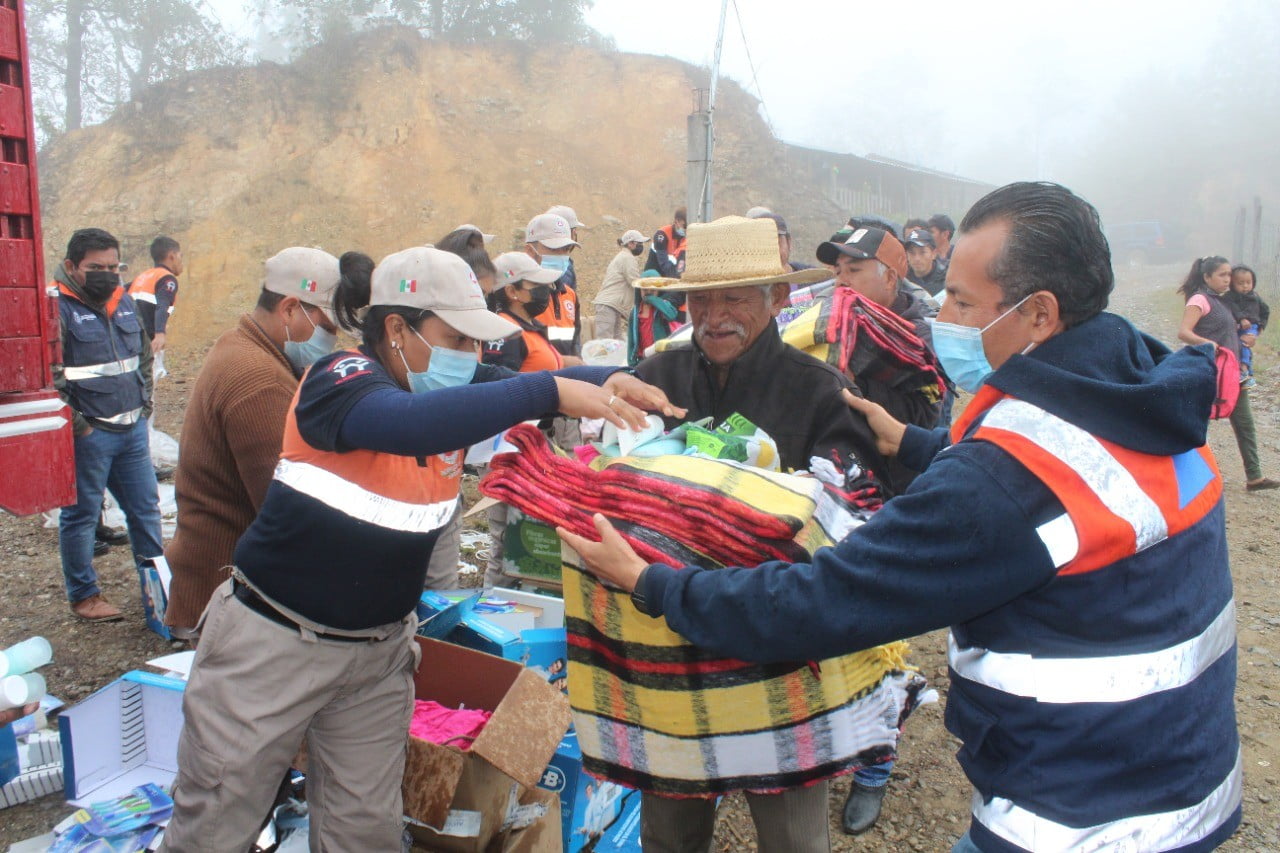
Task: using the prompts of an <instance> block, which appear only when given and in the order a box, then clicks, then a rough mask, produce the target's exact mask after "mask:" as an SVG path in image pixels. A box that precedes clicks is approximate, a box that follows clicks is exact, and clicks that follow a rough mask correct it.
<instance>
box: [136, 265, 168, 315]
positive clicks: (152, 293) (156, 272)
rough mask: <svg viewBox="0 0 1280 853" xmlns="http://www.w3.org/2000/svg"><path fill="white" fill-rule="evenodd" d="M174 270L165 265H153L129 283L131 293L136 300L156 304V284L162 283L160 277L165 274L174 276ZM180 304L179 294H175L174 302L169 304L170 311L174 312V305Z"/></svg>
mask: <svg viewBox="0 0 1280 853" xmlns="http://www.w3.org/2000/svg"><path fill="white" fill-rule="evenodd" d="M172 275H173V272H172V271H171V270H169V269H166V268H165V267H153V268H152V269H149V270H147V271H146V272H143V273H139V274H138V277H137V278H135V279H134V280H133V281H131V282H130V283H129V295H130V296H132V297H133V298H134V301H136V302H150V303H151V304H152V305H155V304H156V285H157V284H159V283H160V279H162V278H164V277H165V276H172ZM177 304H178V294H177V293H174V294H173V302H172V303H171V304H170V306H169V312H170V313H173V306H175V305H177Z"/></svg>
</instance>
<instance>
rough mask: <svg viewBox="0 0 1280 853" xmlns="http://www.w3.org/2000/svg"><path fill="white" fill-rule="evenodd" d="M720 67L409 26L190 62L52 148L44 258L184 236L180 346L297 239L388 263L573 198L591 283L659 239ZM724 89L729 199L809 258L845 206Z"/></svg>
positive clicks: (139, 253)
mask: <svg viewBox="0 0 1280 853" xmlns="http://www.w3.org/2000/svg"><path fill="white" fill-rule="evenodd" d="M706 76H707V72H706V71H705V70H704V69H698V68H695V67H693V66H690V65H687V64H685V63H681V62H679V61H676V60H672V59H665V58H657V57H651V56H641V55H633V54H618V53H602V52H598V51H594V50H590V49H586V48H562V47H561V48H555V49H546V48H541V47H534V46H531V45H529V44H526V43H505V44H500V45H485V46H461V45H450V44H442V43H433V42H430V41H427V40H425V39H422V38H421V37H419V36H418V35H417V33H416V32H414V31H412V30H404V29H391V30H382V31H378V32H373V33H366V34H363V35H361V36H359V37H353V38H350V39H348V40H345V41H342V42H340V43H337V44H329V45H324V46H321V47H320V48H317V49H314V50H312V51H311V52H309V53H308V54H306V55H304V56H303V57H302V58H301V59H299V61H297V62H296V63H294V64H292V65H288V66H281V65H276V64H272V63H266V64H262V65H258V66H255V67H250V68H232V69H221V70H216V71H212V72H207V73H201V74H196V75H192V76H189V77H187V78H184V79H181V80H177V81H171V82H169V83H166V84H162V85H159V86H156V87H155V88H153V89H151V90H149V91H148V92H146V93H145V94H144V95H143V96H142V97H141V98H140V99H139V100H138V101H136V102H133V103H130V104H127V105H126V106H124V107H123V108H121V109H120V110H119V111H118V112H117V113H116V114H115V115H114V116H113V117H112V118H111V119H110V120H109V121H107V122H105V123H104V124H102V125H99V126H96V127H91V128H88V129H85V130H83V131H78V132H76V133H73V134H69V135H67V136H65V137H62V138H60V139H58V140H57V141H55V142H54V143H52V144H51V145H49V146H48V147H47V150H46V151H43V152H41V155H40V161H39V166H40V170H41V195H42V202H43V212H44V234H45V249H46V256H47V257H48V258H49V259H50V261H56V260H57V259H59V258H61V257H62V253H63V249H64V247H65V245H66V240H67V238H68V237H69V235H70V233H71V232H72V231H73V230H74V229H76V228H79V227H84V226H89V225H97V226H102V227H105V228H107V229H108V230H110V231H112V232H113V233H115V234H116V235H117V236H119V237H120V238H121V240H122V241H123V243H124V254H125V260H127V261H128V262H129V263H130V264H131V265H132V267H133V270H134V271H140V270H142V269H145V268H146V267H148V266H150V262H149V259H148V258H147V257H146V249H147V245H148V244H149V242H150V240H151V239H152V238H153V237H154V236H155V235H156V234H159V233H168V234H170V235H172V236H174V237H176V238H177V239H178V240H179V241H181V243H182V245H183V253H184V256H185V257H186V260H187V266H188V272H187V274H186V275H185V276H184V277H183V280H182V291H181V294H180V300H179V310H178V312H177V313H176V314H175V317H174V325H173V327H172V331H173V334H172V336H171V340H172V341H173V344H174V346H175V347H176V348H177V350H178V352H179V353H182V352H186V353H188V354H192V355H194V354H195V353H198V352H201V351H203V349H204V347H205V346H206V345H207V344H208V343H209V342H210V341H212V339H213V337H215V336H216V334H217V333H218V332H219V331H220V330H221V329H223V328H225V327H226V326H227V325H228V324H229V323H230V322H231V321H232V318H233V317H234V316H235V315H236V314H237V313H238V312H240V311H242V310H243V309H244V308H245V307H247V306H248V305H250V304H251V302H252V300H253V298H254V297H255V294H256V291H257V286H258V281H259V279H260V275H261V269H262V262H263V261H264V260H265V259H266V258H267V257H269V256H271V255H272V254H274V253H275V252H277V251H278V250H280V249H282V248H284V247H286V246H290V245H312V246H319V247H321V248H324V249H326V250H328V251H330V252H333V253H334V254H340V253H341V252H343V251H346V250H348V249H359V250H361V251H365V252H368V253H369V254H370V255H372V256H373V257H374V258H375V259H378V258H380V257H382V256H383V255H385V254H387V253H389V252H392V251H395V250H398V249H402V248H405V247H406V246H410V245H415V244H421V243H426V242H430V241H432V240H435V239H437V238H438V237H440V236H442V235H443V234H445V233H446V232H448V231H449V230H450V229H452V228H453V227H454V226H456V225H458V224H460V223H463V222H473V223H476V224H478V225H480V226H481V227H483V228H485V229H486V230H489V231H492V232H494V233H497V234H498V235H499V236H498V239H497V240H496V241H495V245H494V246H492V247H491V248H492V249H493V250H494V251H495V252H496V251H501V250H505V249H507V248H509V247H513V246H514V245H515V244H516V243H518V242H519V241H520V240H522V239H523V227H524V224H525V223H526V222H527V221H528V220H529V218H530V217H531V216H533V215H534V214H537V213H539V212H541V211H542V210H545V209H546V208H547V207H548V206H549V205H551V204H555V203H563V204H569V205H571V206H573V207H574V208H575V209H576V210H577V212H578V215H579V217H580V218H581V219H582V220H583V221H584V222H586V223H587V224H589V225H592V226H594V227H593V228H592V230H590V231H588V232H586V238H585V240H584V246H583V248H582V249H581V250H580V253H579V256H578V264H579V270H580V272H579V280H580V281H582V282H583V285H584V290H585V291H587V293H588V294H589V293H591V292H593V291H594V288H595V286H596V284H597V283H598V279H599V276H600V274H601V273H602V272H603V269H604V266H605V264H606V263H607V262H608V260H609V258H611V257H612V256H613V254H614V253H615V252H616V251H617V246H616V244H615V242H614V241H615V239H616V238H617V236H618V235H619V234H621V232H622V230H623V229H625V228H630V227H634V228H639V229H640V230H641V231H643V232H645V233H651V232H652V231H653V230H654V229H656V228H657V227H658V226H661V225H663V224H665V223H666V222H669V221H670V215H671V211H672V210H673V209H674V207H675V206H676V205H678V204H680V203H682V202H683V199H684V186H685V179H684V167H685V156H686V146H685V123H686V117H687V115H688V113H689V111H690V109H691V102H692V98H691V90H692V89H693V88H694V87H695V86H697V85H705V80H706ZM719 92H720V95H719V107H718V109H717V130H718V136H717V152H716V153H717V158H716V160H717V162H716V210H717V213H718V214H720V213H728V212H737V213H740V212H742V211H743V210H745V209H746V208H747V207H749V206H750V205H753V204H769V205H770V206H772V207H774V209H776V210H779V211H780V212H783V213H784V215H788V218H789V219H792V220H795V221H794V222H793V223H792V225H793V228H794V229H797V230H798V231H799V234H798V239H797V243H798V245H803V246H805V247H806V249H805V251H804V254H808V253H811V252H812V247H813V245H814V244H815V243H816V242H817V241H818V240H819V239H823V237H822V236H820V235H823V234H824V233H829V231H830V229H831V228H833V227H834V225H835V224H837V223H838V222H839V221H840V220H841V219H843V218H844V217H845V216H847V213H844V214H842V213H841V212H840V211H838V210H836V209H835V208H834V207H833V206H831V205H830V204H829V203H827V202H825V201H822V200H821V198H822V197H821V194H820V193H819V192H818V191H817V188H815V187H805V186H803V185H801V184H799V183H797V182H795V181H794V180H790V179H789V178H788V176H787V174H786V169H785V165H784V162H783V153H782V149H781V146H780V145H779V144H778V143H777V141H776V140H775V139H774V138H773V136H772V135H771V134H770V132H769V130H768V128H767V127H766V126H765V124H764V122H763V121H762V120H761V119H760V117H759V115H758V112H757V103H756V101H755V100H754V99H753V98H751V97H750V96H748V95H747V94H746V93H745V92H744V91H743V90H742V89H741V88H739V87H738V86H736V85H734V84H732V83H727V84H723V85H722V86H721V88H720V90H719ZM798 254H799V253H798Z"/></svg>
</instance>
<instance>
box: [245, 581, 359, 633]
mask: <svg viewBox="0 0 1280 853" xmlns="http://www.w3.org/2000/svg"><path fill="white" fill-rule="evenodd" d="M231 594H232V595H234V596H235V597H236V598H237V599H239V601H240V603H241V604H243V605H244V606H245V607H247V608H249V609H250V610H252V611H253V612H254V613H257V614H258V615H259V616H262V617H264V618H266V619H270V620H271V621H272V622H274V623H276V624H277V625H283V626H284V627H286V628H291V629H292V630H294V631H301V630H302V626H301V625H299V624H298V623H297V622H294V621H293V620H292V619H290V618H289V617H288V616H285V615H284V614H283V613H281V612H280V611H279V610H276V609H275V608H274V607H272V606H271V605H270V604H268V603H267V602H266V600H265V599H263V597H262V596H260V595H258V594H257V593H256V592H254V591H253V590H251V589H249V587H247V586H245V585H244V584H242V583H240V581H238V580H235V579H234V578H233V579H232V581H231ZM314 633H315V635H316V636H317V637H319V638H320V639H322V640H334V641H335V642H339V643H376V642H378V638H377V637H347V636H344V635H342V634H324V633H321V632H320V631H316V632H314Z"/></svg>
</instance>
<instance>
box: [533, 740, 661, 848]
mask: <svg viewBox="0 0 1280 853" xmlns="http://www.w3.org/2000/svg"><path fill="white" fill-rule="evenodd" d="M538 784H539V786H540V787H542V788H543V789H545V790H547V791H554V792H555V793H557V794H559V795H560V816H561V823H562V828H561V835H562V842H563V844H564V850H565V853H578V851H580V850H584V849H586V850H594V851H600V852H601V853H603V851H634V853H638V851H639V850H640V792H639V791H636V790H632V789H631V788H624V787H622V786H621V785H616V784H614V783H612V782H602V781H600V780H599V779H594V778H592V777H591V776H589V775H588V774H587V773H585V772H584V771H583V769H582V751H581V750H580V749H579V748H578V736H577V734H576V733H575V732H569V734H568V735H566V736H565V738H564V740H563V741H562V742H561V743H560V746H559V748H558V749H556V754H555V755H554V756H552V758H551V763H550V764H548V765H547V769H546V770H545V771H544V772H543V774H542V780H541V781H540V782H539V783H538Z"/></svg>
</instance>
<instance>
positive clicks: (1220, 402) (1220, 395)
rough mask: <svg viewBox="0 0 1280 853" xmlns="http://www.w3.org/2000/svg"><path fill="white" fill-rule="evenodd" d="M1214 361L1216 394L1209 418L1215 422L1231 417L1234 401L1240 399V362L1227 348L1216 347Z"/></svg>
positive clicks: (1234, 406) (1234, 405)
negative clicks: (1216, 366)
mask: <svg viewBox="0 0 1280 853" xmlns="http://www.w3.org/2000/svg"><path fill="white" fill-rule="evenodd" d="M1215 361H1217V365H1218V392H1217V394H1216V395H1215V396H1214V400H1213V408H1211V409H1210V410H1209V417H1210V418H1212V419H1215V420H1216V419H1218V418H1229V417H1231V413H1232V412H1234V411H1235V408H1236V401H1237V400H1239V399H1240V360H1239V359H1237V358H1236V354H1235V353H1234V352H1232V351H1231V350H1230V349H1228V348H1227V347H1218V354H1217V356H1215Z"/></svg>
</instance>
